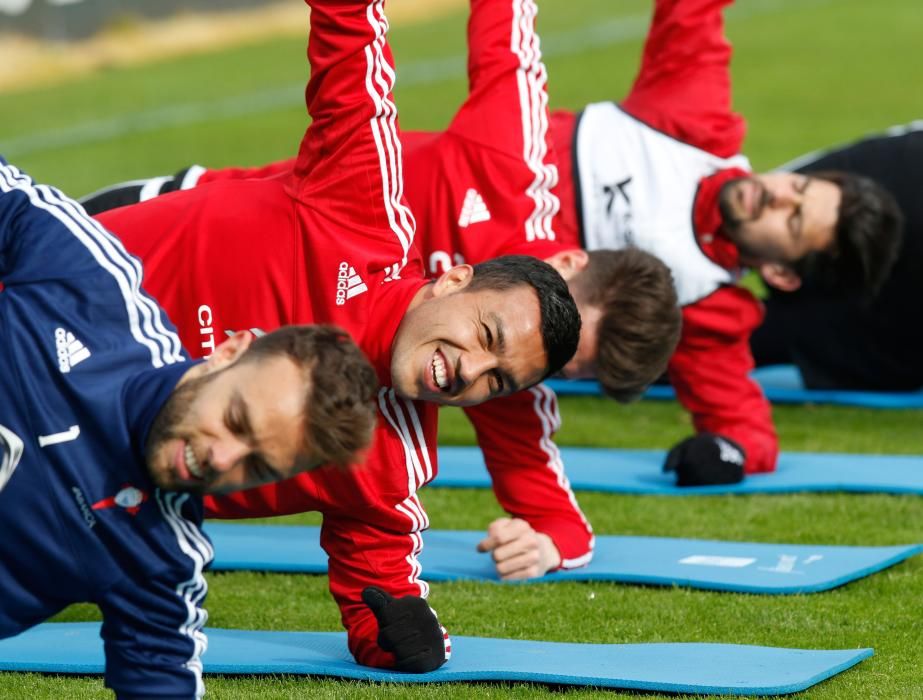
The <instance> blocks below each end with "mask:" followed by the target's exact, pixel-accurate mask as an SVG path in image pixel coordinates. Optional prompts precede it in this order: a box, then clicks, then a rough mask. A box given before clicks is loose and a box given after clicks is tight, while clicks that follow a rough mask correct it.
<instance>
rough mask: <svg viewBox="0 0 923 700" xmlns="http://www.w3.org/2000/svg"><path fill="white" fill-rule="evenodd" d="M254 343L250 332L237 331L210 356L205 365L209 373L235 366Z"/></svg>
mask: <svg viewBox="0 0 923 700" xmlns="http://www.w3.org/2000/svg"><path fill="white" fill-rule="evenodd" d="M252 342H253V334H252V333H251V332H250V331H237V332H236V333H235V334H234V335H232V336H230V337H229V338H228V339H227V340H225V341H224V342H223V343H221V344H220V345H218V347H216V348H215V352H213V353H212V354H211V355H209V356H208V360H206V362H205V364H206V366H207V368H208V371H209V372H217V371H218V370H219V369H224V368H225V367H229V366H230V365H233V364H234V363H235V362H237V360H239V359H240V356H241V355H243V354H244V353H245V352H247V349H248V348H249V347H250V343H252Z"/></svg>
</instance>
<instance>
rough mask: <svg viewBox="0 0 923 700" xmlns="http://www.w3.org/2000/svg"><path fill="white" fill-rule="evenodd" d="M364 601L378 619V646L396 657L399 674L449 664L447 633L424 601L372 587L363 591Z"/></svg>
mask: <svg viewBox="0 0 923 700" xmlns="http://www.w3.org/2000/svg"><path fill="white" fill-rule="evenodd" d="M362 602H364V603H365V604H366V605H368V606H369V609H370V610H371V611H372V613H373V614H374V615H375V619H376V620H378V646H380V647H381V648H382V649H384V650H385V651H390V652H391V653H392V654H394V658H395V660H396V667H397V670H398V671H407V672H409V673H426V672H427V671H435V670H436V669H437V668H439V667H440V666H442V664H444V663H445V661H446V654H445V633H444V632H443V629H442V625H440V624H439V619H438V618H437V617H436V613H434V612H433V611H432V609H431V608H430V607H429V604H428V603H427V602H426V601H425V600H423V598H420V597H418V596H415V595H405V596H403V597H402V598H395V597H394V596H392V595H390V594H388V593H386V592H385V591H383V590H381V589H380V588H378V587H377V586H369V587H368V588H366V589H365V590H364V591H362Z"/></svg>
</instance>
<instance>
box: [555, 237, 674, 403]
mask: <svg viewBox="0 0 923 700" xmlns="http://www.w3.org/2000/svg"><path fill="white" fill-rule="evenodd" d="M571 285H572V287H573V289H574V296H575V297H576V299H577V302H578V303H579V304H580V305H581V306H583V305H586V306H593V307H596V308H598V309H599V310H600V312H601V314H602V315H601V317H600V319H599V326H598V329H597V341H596V349H595V353H594V355H595V357H596V378H597V379H598V380H599V383H600V384H601V385H602V387H603V390H605V392H606V393H607V394H608V395H609V396H611V397H612V398H614V399H615V400H616V401H619V402H620V403H628V402H630V401H634V400H635V399H637V398H639V397H640V396H641V394H642V393H643V392H644V390H645V389H646V388H647V387H648V386H649V385H650V384H651V383H652V382H653V381H654V380H656V379H657V378H658V377H659V376H660V375H662V374H663V373H664V371H665V370H666V367H667V362H668V361H669V359H670V356H671V355H672V354H673V350H674V349H675V348H676V344H677V342H679V334H680V330H681V328H682V312H681V310H680V308H679V304H678V302H677V298H676V289H675V287H674V286H673V275H672V274H671V272H670V268H668V267H667V266H666V265H665V264H664V263H663V262H661V260H660V259H659V258H657V257H655V256H653V255H651V254H650V253H645V252H644V251H643V250H638V249H637V248H626V249H624V250H594V251H590V252H589V264H588V265H587V266H586V268H585V269H583V270H582V271H581V272H580V273H579V274H578V275H577V276H576V277H574V278H573V279H572V280H571Z"/></svg>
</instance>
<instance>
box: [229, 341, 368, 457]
mask: <svg viewBox="0 0 923 700" xmlns="http://www.w3.org/2000/svg"><path fill="white" fill-rule="evenodd" d="M277 355H284V356H286V357H289V358H291V359H292V360H293V361H294V362H295V363H296V364H297V365H298V366H299V367H301V368H302V370H303V372H304V373H305V383H306V385H307V390H306V394H305V402H304V416H305V434H304V442H303V444H302V452H303V454H304V455H307V456H308V457H309V459H310V461H311V462H312V464H318V463H332V464H338V465H345V464H349V463H350V462H354V461H356V460H357V456H358V455H357V453H359V452H361V451H362V450H363V449H365V448H366V447H368V446H369V443H371V441H372V431H373V430H374V429H375V423H376V421H377V416H378V414H377V410H376V408H375V400H374V399H375V394H376V393H377V392H378V378H377V377H376V375H375V370H374V369H373V368H372V365H371V364H370V363H369V361H368V360H367V359H366V357H365V355H363V354H362V351H361V350H359V348H358V347H357V346H356V344H355V343H354V342H353V340H352V338H350V337H349V335H348V334H347V333H346V331H344V330H342V329H340V328H337V327H336V326H325V325H318V326H284V327H282V328H280V329H278V330H276V331H273V332H272V333H267V334H266V335H264V336H261V337H259V338H256V339H255V340H254V341H253V342H252V343H251V345H250V347H249V348H248V349H247V351H246V352H245V353H244V354H243V355H242V356H241V359H240V361H241V362H259V361H260V360H261V359H264V358H267V357H273V356H277Z"/></svg>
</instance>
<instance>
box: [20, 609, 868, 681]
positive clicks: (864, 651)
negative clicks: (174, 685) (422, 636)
mask: <svg viewBox="0 0 923 700" xmlns="http://www.w3.org/2000/svg"><path fill="white" fill-rule="evenodd" d="M48 625H50V626H61V627H69V628H71V629H74V628H79V629H90V628H95V629H96V630H97V633H98V629H99V625H100V623H99V622H52V623H44V625H43V626H48ZM219 629H227V630H228V631H242V632H261V631H267V630H236V629H229V628H215V630H211V631H217V630H219ZM209 631H210V630H209V629H208V628H206V630H205V632H206V634H208V633H209ZM306 632H307V631H306ZM310 633H311V634H325V635H336V636H341V637H345V633H344V632H321V633H318V632H313V631H312V632H310ZM465 638H466V637H465V636H464V635H462V636H458V637H453V639H456V640H464V639H465ZM539 641H541V640H539ZM100 643H101V642H100ZM573 643H579V642H573ZM680 643H681V642H680ZM698 644H709V642H699V643H698ZM741 646H762V645H741ZM767 648H775V647H767ZM779 648H784V647H779ZM805 651H829V652H838V653H845V654H850V656H849V657H848V658H846V659H844V660H843V661H841V662H840V663H838V664H835V665H833V666H831V667H830V668H828V669H825V670H824V671H822V672H820V673H817V674H815V675H814V676H811V677H810V678H808V679H805V680H804V681H801V682H799V683H791V684H787V685H779V686H763V687H758V688H735V687H732V686H718V685H716V686H708V685H701V686H697V687H696V689H695V692H696V693H697V694H700V693H710V694H736V695H766V694H769V695H781V694H789V693H795V692H799V691H801V690H805V689H806V688H810V687H811V686H813V685H816V684H817V683H821V682H822V681H825V680H827V679H828V678H831V677H833V676H835V675H837V674H838V673H841V672H843V671H845V670H847V669H850V668H852V667H853V666H856V665H857V664H859V663H860V662H862V661H864V660H865V659H868V658H870V657H872V656H873V655H874V653H875V652H874V649H873V648H870V647H860V648H858V649H855V650H851V649H821V650H805ZM205 662H206V664H208V662H207V659H206V660H205ZM35 666H36V664H24V663H19V664H16V663H12V664H9V665H8V666H7V668H5V669H3V671H2V672H11V673H46V674H67V675H93V676H96V675H102V674H103V673H104V672H105V668H104V664H101V663H61V664H56V663H54V662H52V663H42V664H41V666H42V668H41V669H40V670H39V669H36V668H35ZM208 666H209V668H208V670H207V671H206V672H205V673H206V675H207V676H213V675H226V676H257V675H277V674H289V675H297V676H304V677H325V678H347V679H352V680H362V681H366V682H374V683H388V682H403V683H408V682H409V683H414V684H418V683H433V682H439V683H455V682H472V681H478V682H485V683H497V682H503V681H513V682H519V683H541V684H547V685H570V686H583V687H588V688H593V687H599V688H618V689H622V690H654V691H659V692H667V693H669V692H689V686H684V685H681V684H678V683H668V682H661V683H648V682H641V681H631V682H629V681H625V680H619V679H612V678H596V679H590V678H587V677H582V678H578V677H568V676H563V675H554V676H550V677H549V678H547V679H546V680H543V679H541V676H542V674H541V672H538V673H537V675H538V676H539V678H530V679H527V680H526V679H523V678H522V676H517V675H516V674H512V673H511V674H509V675H507V674H504V673H503V672H494V673H495V675H492V676H491V677H490V678H489V679H487V678H483V677H479V676H478V675H476V674H473V673H470V672H467V671H460V672H458V673H457V674H452V671H451V669H444V670H438V671H434V672H432V673H424V674H413V673H400V672H390V671H384V670H382V669H374V668H369V667H364V666H359V665H356V666H355V669H354V670H352V669H350V670H348V672H347V673H344V672H343V669H342V668H341V667H336V668H335V669H333V668H332V669H329V670H328V669H325V668H324V667H323V666H321V670H320V671H314V672H312V673H305V672H303V671H300V670H298V668H297V667H296V666H295V665H293V666H292V668H291V669H287V668H286V667H285V666H281V665H280V664H273V665H272V666H265V667H260V666H254V668H253V669H250V670H248V671H246V672H241V671H235V670H234V668H233V667H232V666H226V665H223V664H208ZM382 674H387V675H388V676H389V677H390V676H393V678H394V680H391V681H389V679H388V678H382V677H381V676H382ZM447 674H451V675H452V677H451V678H444V676H445V675H447ZM436 676H443V678H441V679H437V678H436ZM616 681H618V683H616Z"/></svg>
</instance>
